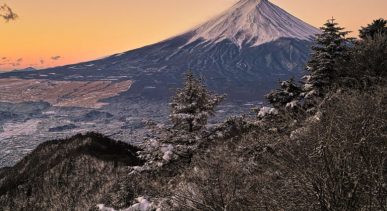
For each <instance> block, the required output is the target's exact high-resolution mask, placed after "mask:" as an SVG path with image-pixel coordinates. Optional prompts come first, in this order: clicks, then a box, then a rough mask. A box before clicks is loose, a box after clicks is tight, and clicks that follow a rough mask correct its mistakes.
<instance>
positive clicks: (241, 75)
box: [2, 0, 319, 101]
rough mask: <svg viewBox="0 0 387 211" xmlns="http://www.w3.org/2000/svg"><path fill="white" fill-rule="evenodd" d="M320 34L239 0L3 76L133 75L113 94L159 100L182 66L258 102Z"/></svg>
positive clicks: (296, 67)
mask: <svg viewBox="0 0 387 211" xmlns="http://www.w3.org/2000/svg"><path fill="white" fill-rule="evenodd" d="M318 32H319V31H318V30H317V29H316V28H314V27H312V26H310V25H308V24H306V23H304V22H303V21H301V20H299V19H298V18H296V17H294V16H292V15H290V14H289V13H287V12H286V11H284V10H282V9H281V8H279V7H278V6H276V5H274V4H272V3H270V2H269V1H268V0H241V1H240V2H238V3H236V4H235V5H234V6H233V7H232V8H230V9H229V10H227V11H225V12H224V13H223V14H221V15H220V16H218V17H215V18H214V19H212V20H210V21H208V22H206V23H204V24H203V25H201V26H199V27H197V28H194V29H193V30H191V31H188V32H186V33H184V34H182V35H179V36H176V37H173V38H171V39H168V40H165V41H162V42H160V43H156V44H153V45H150V46H146V47H143V48H140V49H136V50H132V51H128V52H125V53H121V54H116V55H113V56H110V57H107V58H105V59H101V60H95V61H90V62H85V63H80V64H75V65H68V66H64V67H58V68H52V69H48V70H43V71H39V72H13V73H7V74H3V75H2V77H11V76H15V77H20V78H24V79H30V78H34V79H53V80H67V81H69V80H70V81H71V80H92V81H93V80H112V81H120V80H132V81H134V84H133V86H132V87H131V88H130V90H129V91H128V92H125V93H122V94H121V95H120V97H118V98H117V99H121V100H122V99H129V98H133V97H141V98H145V99H165V97H167V96H170V93H171V88H176V87H177V86H178V85H179V84H180V81H181V78H182V75H183V73H184V72H185V71H187V70H188V69H191V70H192V71H193V72H194V73H196V74H198V75H200V76H202V77H203V78H204V79H205V81H206V83H207V85H208V86H209V88H211V89H214V90H215V91H217V92H219V93H226V94H228V96H229V97H228V99H231V100H243V101H246V100H257V99H262V96H263V94H264V93H266V92H267V91H268V90H270V89H271V88H273V87H274V86H275V84H276V82H277V81H278V79H285V78H289V77H291V76H295V77H298V76H300V74H301V71H302V70H303V67H304V63H305V61H306V59H307V58H308V55H309V45H310V42H311V40H312V39H313V37H314V35H315V34H316V33H318Z"/></svg>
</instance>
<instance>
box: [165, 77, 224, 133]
mask: <svg viewBox="0 0 387 211" xmlns="http://www.w3.org/2000/svg"><path fill="white" fill-rule="evenodd" d="M222 99H223V96H219V95H216V94H214V93H211V92H209V91H208V90H207V88H206V87H205V86H204V85H203V83H202V81H201V80H200V79H197V78H195V76H194V75H193V73H192V72H191V71H189V72H188V73H187V74H186V78H185V84H184V87H183V88H181V89H178V90H177V93H176V95H175V96H174V98H173V99H172V103H171V108H172V113H171V115H170V117H171V120H172V122H173V124H174V128H178V129H183V130H186V131H188V132H194V131H198V130H200V129H202V128H203V127H204V126H205V125H206V124H207V120H208V117H209V116H211V115H214V113H215V107H216V106H217V105H218V104H219V103H220V102H221V100H222Z"/></svg>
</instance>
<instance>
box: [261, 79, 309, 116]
mask: <svg viewBox="0 0 387 211" xmlns="http://www.w3.org/2000/svg"><path fill="white" fill-rule="evenodd" d="M301 92H302V90H301V88H300V87H299V86H297V84H296V83H295V82H294V79H293V78H291V79H289V80H286V81H281V82H280V88H278V89H276V90H273V91H271V92H270V93H269V94H268V95H266V98H267V100H268V101H269V103H270V104H271V105H273V106H274V108H277V109H281V108H286V107H291V108H293V107H295V104H298V100H299V96H300V94H301Z"/></svg>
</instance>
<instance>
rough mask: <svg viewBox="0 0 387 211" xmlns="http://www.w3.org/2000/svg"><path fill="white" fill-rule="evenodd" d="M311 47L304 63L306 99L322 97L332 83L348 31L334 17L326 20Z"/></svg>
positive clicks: (344, 53) (345, 43) (344, 50)
mask: <svg viewBox="0 0 387 211" xmlns="http://www.w3.org/2000/svg"><path fill="white" fill-rule="evenodd" d="M320 29H321V31H322V33H321V34H319V35H317V39H316V43H315V45H314V46H313V47H312V54H311V58H310V60H309V61H308V63H307V65H306V70H307V72H308V75H306V76H305V77H304V87H303V89H304V92H305V93H304V97H305V98H306V99H310V98H315V97H322V96H324V94H325V93H326V91H327V90H329V89H330V88H331V86H332V85H333V84H334V82H335V81H334V80H335V79H336V77H337V74H338V72H337V71H338V67H337V65H336V64H337V61H339V60H340V59H343V58H344V57H345V55H346V52H347V45H348V42H349V39H346V38H345V36H346V35H347V34H348V33H349V32H346V31H343V29H344V28H342V27H339V26H338V23H336V22H335V19H333V18H332V19H331V20H328V21H327V22H326V23H325V24H324V26H323V27H321V28H320Z"/></svg>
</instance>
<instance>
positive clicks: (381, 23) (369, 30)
mask: <svg viewBox="0 0 387 211" xmlns="http://www.w3.org/2000/svg"><path fill="white" fill-rule="evenodd" d="M359 32H360V34H359V37H360V38H362V39H366V38H367V37H370V38H372V39H374V38H375V36H376V35H377V34H382V35H387V20H384V19H383V18H380V19H378V20H374V22H372V23H371V24H368V25H367V26H366V27H362V28H361V29H360V31H359Z"/></svg>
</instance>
